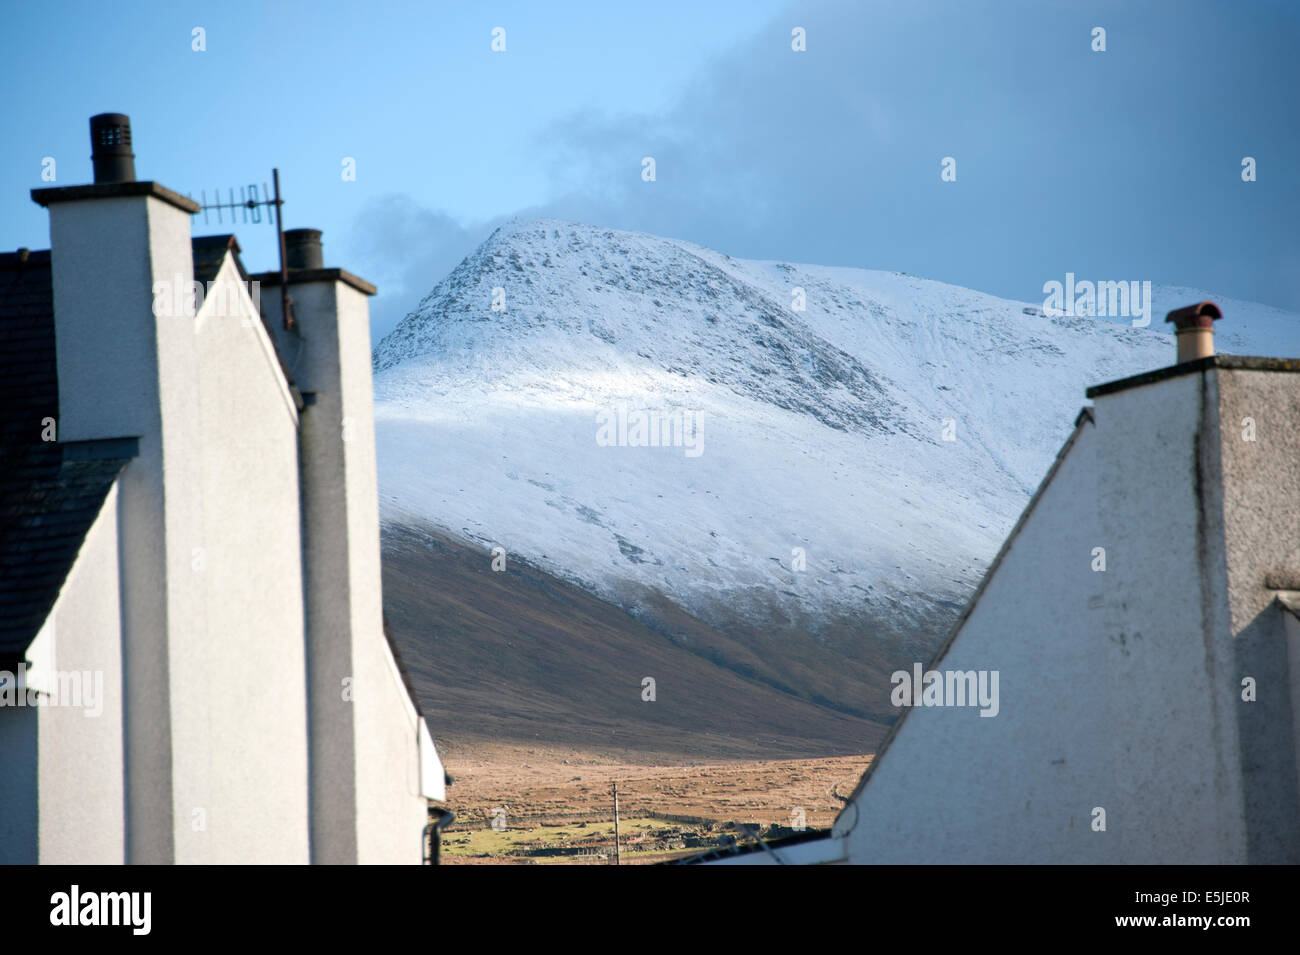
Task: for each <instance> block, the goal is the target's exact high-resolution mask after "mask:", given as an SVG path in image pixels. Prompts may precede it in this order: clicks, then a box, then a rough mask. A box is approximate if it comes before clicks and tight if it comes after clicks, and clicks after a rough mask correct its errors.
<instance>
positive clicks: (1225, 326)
mask: <svg viewBox="0 0 1300 955" xmlns="http://www.w3.org/2000/svg"><path fill="white" fill-rule="evenodd" d="M800 292H802V301H801V300H800ZM1202 298H1215V300H1216V301H1218V302H1219V304H1220V306H1221V307H1222V309H1223V311H1224V315H1225V318H1224V320H1223V322H1221V323H1220V325H1219V328H1220V336H1219V347H1220V349H1221V350H1224V351H1237V352H1250V353H1255V354H1273V355H1297V354H1300V318H1298V317H1297V316H1295V315H1292V314H1289V313H1285V312H1281V311H1278V310H1276V309H1271V308H1266V307H1263V306H1259V305H1254V304H1249V303H1242V302H1234V301H1228V300H1224V299H1222V298H1216V297H1215V296H1213V295H1210V294H1208V293H1203V292H1199V291H1196V292H1193V291H1189V290H1186V289H1164V288H1159V287H1158V288H1157V289H1156V290H1155V308H1154V310H1153V313H1152V314H1153V319H1152V322H1151V327H1150V328H1133V327H1129V326H1128V325H1126V324H1119V323H1118V322H1117V321H1108V320H1105V319H1097V318H1079V317H1063V318H1048V317H1044V316H1043V315H1042V314H1041V312H1040V310H1039V307H1038V306H1039V305H1041V302H1037V303H1023V302H1012V301H1007V300H1005V299H999V298H996V297H994V296H991V295H985V294H983V293H980V292H975V291H971V290H969V289H965V288H959V287H955V286H951V285H945V284H943V283H940V282H934V281H928V280H925V279H920V278H916V277H913V276H910V275H905V274H900V273H891V272H876V271H866V270H859V269H847V268H823V267H818V266H806V265H790V264H786V263H776V262H754V261H742V260H738V259H733V258H731V257H729V256H727V255H724V254H722V253H719V252H715V251H711V250H709V249H705V248H701V247H699V246H695V245H691V244H689V243H686V242H680V241H676V240H671V239H664V238H658V237H655V236H650V235H644V234H638V233H628V232H619V231H612V230H608V229H600V228H594V227H591V226H586V225H580V224H575V223H569V222H559V221H552V220H540V221H532V222H527V223H522V224H518V225H514V226H511V227H509V228H504V229H501V230H498V231H497V232H496V233H494V234H493V235H492V236H491V237H490V238H489V239H488V240H487V241H486V242H485V243H484V244H483V245H482V246H481V247H480V248H479V249H478V250H476V251H475V252H474V253H473V254H472V255H470V256H469V257H468V258H466V259H465V261H464V262H462V263H461V264H460V266H458V267H457V268H456V269H455V271H453V272H452V273H451V274H450V275H448V276H447V277H446V278H445V279H443V280H442V281H441V282H439V283H438V285H437V286H436V287H435V288H434V289H433V291H432V292H431V293H430V294H429V295H428V296H427V297H426V298H425V299H424V300H423V301H422V302H421V303H420V305H419V306H418V308H416V309H415V311H413V312H412V313H411V314H410V315H408V316H407V317H406V318H405V319H404V320H403V321H402V322H401V323H400V324H399V325H398V326H397V328H396V329H395V330H394V331H393V332H392V333H391V334H390V335H388V336H387V337H386V338H384V340H383V341H382V342H380V344H379V345H378V347H377V348H376V350H375V359H374V361H375V370H376V378H375V389H376V428H377V442H378V451H379V469H380V494H381V507H382V512H383V518H384V521H385V522H386V523H387V524H390V525H396V524H425V525H433V526H435V527H438V528H441V529H444V530H445V531H446V532H447V533H449V534H450V535H452V536H453V537H458V538H461V539H463V540H465V541H467V542H470V543H472V544H474V545H477V546H479V547H481V548H482V551H483V555H484V558H483V559H484V561H485V563H486V562H487V561H489V560H490V559H491V556H490V554H491V550H492V548H494V547H501V548H504V550H505V552H506V558H507V560H509V559H512V558H524V559H525V560H527V561H528V562H530V563H532V564H534V565H536V566H538V567H541V568H543V569H545V570H547V571H549V572H551V573H553V574H556V575H558V576H561V577H563V578H566V579H568V580H572V581H575V582H577V583H579V584H581V585H582V586H583V587H585V588H587V589H588V590H590V591H592V592H594V593H596V594H598V595H600V596H602V597H605V598H607V599H610V600H613V601H615V602H618V603H619V604H621V605H622V606H624V607H626V608H628V609H629V610H631V611H632V612H633V613H641V614H651V615H652V614H653V613H655V610H654V608H655V606H656V601H658V600H661V599H662V597H667V598H668V599H669V600H671V601H672V602H673V603H675V604H677V605H678V606H680V607H682V608H685V609H686V610H687V611H688V612H690V613H691V614H693V615H695V616H697V617H699V618H700V619H702V620H704V621H706V622H707V623H709V624H710V625H712V626H716V627H720V628H726V627H727V626H729V625H737V624H743V625H744V626H746V627H749V628H753V629H757V630H761V631H764V632H771V633H786V634H804V635H811V637H812V638H813V639H814V640H816V641H817V642H818V643H819V644H820V645H822V646H834V647H838V648H839V649H841V650H842V651H843V652H846V653H854V652H855V651H853V650H852V648H851V647H850V646H849V645H850V644H852V643H854V642H855V641H856V642H858V643H861V642H862V641H861V637H862V636H868V637H869V636H876V637H878V638H880V639H889V640H891V641H893V642H894V644H895V646H897V645H898V642H899V641H902V643H903V644H904V645H905V646H907V647H908V648H909V649H914V650H920V649H921V648H924V647H925V646H932V645H933V643H934V641H935V640H937V639H938V638H939V637H941V636H942V631H943V629H944V628H945V627H946V626H947V624H948V622H950V621H951V619H952V618H953V617H954V616H955V614H956V612H957V610H958V609H959V608H960V606H961V605H962V603H963V602H964V601H965V599H966V598H967V597H968V595H969V594H970V592H971V590H972V589H973V587H974V586H975V584H976V583H977V582H978V580H979V577H980V575H981V574H982V572H983V570H984V568H985V567H986V566H987V564H988V562H989V560H990V559H991V558H992V557H993V555H994V554H995V552H996V551H997V549H998V546H999V545H1000V543H1001V541H1002V540H1003V538H1004V537H1005V535H1006V533H1007V532H1008V530H1009V529H1010V527H1011V526H1012V524H1013V523H1014V521H1015V519H1016V517H1017V515H1018V514H1019V513H1020V511H1021V509H1022V508H1023V506H1024V504H1025V502H1026V500H1027V499H1028V497H1029V495H1030V494H1031V493H1032V491H1033V489H1034V488H1035V487H1036V486H1037V484H1038V482H1039V480H1040V479H1041V478H1042V476H1043V474H1044V473H1045V472H1046V470H1047V467H1048V465H1049V464H1050V462H1051V460H1052V458H1053V456H1054V455H1055V454H1056V452H1057V451H1058V450H1059V448H1060V446H1061V443H1062V441H1063V440H1064V439H1065V437H1066V436H1067V435H1068V433H1069V431H1070V428H1071V426H1072V424H1073V421H1074V419H1075V417H1076V415H1077V413H1078V411H1079V409H1080V407H1081V406H1082V405H1084V404H1085V403H1086V399H1085V397H1084V389H1085V388H1086V387H1087V386H1088V385H1091V384H1097V383H1100V382H1104V381H1108V380H1112V379H1115V378H1120V377H1123V376H1125V375H1129V374H1134V373H1137V372H1141V371H1145V370H1149V369H1152V368H1157V367H1160V366H1163V365H1168V364H1171V363H1172V361H1173V356H1174V345H1173V340H1172V338H1171V337H1170V336H1169V335H1168V333H1167V332H1166V331H1165V326H1164V323H1163V316H1164V314H1165V312H1166V311H1167V310H1168V309H1170V308H1172V307H1175V306H1178V305H1184V304H1188V303H1190V302H1193V301H1197V300H1200V299H1202ZM494 303H495V305H496V308H495V309H494ZM797 304H803V306H804V308H803V309H802V310H800V309H798V308H796V307H795V306H796V305H797ZM651 414H653V415H654V418H653V420H654V422H655V424H656V426H659V427H662V426H663V425H664V423H665V422H668V423H670V424H672V425H675V426H677V428H678V430H676V431H675V432H673V433H672V434H671V435H668V434H665V439H667V438H670V437H671V438H678V439H680V438H681V436H682V435H683V434H685V437H686V439H688V440H685V441H681V440H678V442H677V443H676V444H674V443H673V442H672V441H670V440H665V441H664V442H663V444H667V445H668V446H662V444H661V446H633V445H637V444H639V443H640V442H638V441H637V437H638V436H639V435H640V436H644V432H643V431H642V430H640V428H639V425H644V424H645V422H646V421H648V420H651V417H650V416H651ZM623 438H626V440H623ZM791 651H792V653H803V652H805V651H804V649H803V644H802V643H798V644H792V645H791ZM791 666H792V667H794V668H796V669H797V663H792V664H791Z"/></svg>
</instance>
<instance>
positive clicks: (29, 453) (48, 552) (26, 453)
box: [0, 250, 134, 670]
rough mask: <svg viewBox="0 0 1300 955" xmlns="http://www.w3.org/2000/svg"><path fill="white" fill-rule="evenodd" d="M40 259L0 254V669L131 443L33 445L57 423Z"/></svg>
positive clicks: (44, 608) (18, 651)
mask: <svg viewBox="0 0 1300 955" xmlns="http://www.w3.org/2000/svg"><path fill="white" fill-rule="evenodd" d="M53 298H54V296H53V290H52V285H51V281H50V253H49V252H48V251H45V252H28V251H27V250H19V251H18V252H8V253H0V669H8V670H12V669H13V665H14V664H16V662H17V660H18V659H20V658H21V657H22V654H23V651H25V650H26V649H27V646H28V645H29V644H30V643H31V641H32V639H33V638H34V637H35V636H36V634H37V632H38V631H39V630H40V628H41V625H42V624H43V623H44V622H45V618H46V617H47V616H48V615H49V612H50V609H51V607H53V605H54V601H55V600H56V599H57V598H58V595H59V590H60V589H61V588H62V586H63V582H64V580H66V579H67V576H68V572H69V571H70V570H71V569H72V564H73V562H74V561H75V560H76V557H77V554H78V553H79V552H80V550H81V545H82V542H83V541H84V540H85V537H86V532H87V531H89V530H90V525H91V524H92V523H94V520H95V518H96V516H97V515H98V514H99V511H100V508H101V507H102V506H103V503H104V498H105V496H106V495H107V494H108V492H109V490H110V489H111V488H112V486H113V482H114V481H116V480H117V475H118V473H119V472H120V471H121V470H122V467H123V465H124V464H125V463H126V462H127V461H128V460H129V459H130V458H131V457H132V456H133V455H134V442H132V441H87V442H77V443H74V444H66V443H65V444H59V443H55V442H50V441H44V440H42V432H43V431H44V430H45V424H44V422H45V419H47V418H52V419H54V420H55V421H56V422H57V420H58V416H59V389H58V370H57V365H56V360H55V351H54V308H53Z"/></svg>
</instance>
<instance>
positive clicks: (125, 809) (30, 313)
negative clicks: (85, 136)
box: [0, 114, 445, 864]
mask: <svg viewBox="0 0 1300 955" xmlns="http://www.w3.org/2000/svg"><path fill="white" fill-rule="evenodd" d="M91 133H92V144H93V153H94V156H93V159H94V167H95V177H94V178H95V181H94V183H93V184H91V185H83V186H68V187H59V188H47V189H37V190H34V191H33V192H32V198H33V199H34V200H35V201H36V202H37V203H39V204H40V205H42V206H44V207H46V208H47V209H48V210H49V213H50V244H51V249H50V251H48V252H29V251H27V250H19V251H18V252H17V253H8V254H3V255H0V764H2V765H3V766H4V771H3V772H0V861H4V862H23V863H31V862H41V863H49V862H56V863H78V864H80V863H122V862H129V863H250V862H257V863H262V862H265V863H306V862H321V863H372V862H384V863H401V862H411V863H418V862H420V861H421V858H422V850H423V846H422V839H423V831H424V827H425V825H426V822H427V816H428V808H429V800H430V799H434V800H441V799H443V798H444V790H443V785H444V781H445V777H444V774H443V769H442V765H441V763H440V762H439V759H438V755H437V752H436V750H435V749H434V747H433V743H432V739H431V737H430V735H429V732H428V728H427V726H425V724H424V720H423V718H422V717H421V715H420V711H419V707H418V704H417V703H416V701H415V699H414V696H413V695H412V693H411V692H410V690H409V688H408V685H407V683H406V681H405V680H404V676H403V673H402V671H401V669H400V662H399V659H398V658H397V657H396V655H395V652H394V650H393V648H392V647H391V646H390V643H389V641H388V639H387V637H386V633H385V628H384V626H383V620H382V609H381V592H380V571H379V518H378V503H377V492H376V476H375V473H376V472H375V449H374V437H373V416H372V413H371V377H370V341H369V319H368V305H367V296H369V295H372V294H374V292H375V289H374V288H373V287H372V286H370V285H369V284H368V283H366V282H365V281H363V280H361V279H359V278H357V277H356V276H354V275H352V274H350V273H348V272H346V271H344V270H342V269H326V268H323V267H321V261H320V243H319V237H320V233H318V232H314V231H312V230H298V231H296V232H291V233H288V234H287V235H286V238H287V240H288V242H289V244H290V253H291V254H290V256H289V264H290V266H291V269H290V271H289V273H288V282H289V287H290V288H289V290H290V293H291V296H292V301H293V306H292V308H293V316H294V319H295V327H294V328H293V329H291V330H286V329H285V327H284V324H285V323H284V321H283V318H282V316H281V314H280V295H279V289H278V285H279V273H278V272H277V273H270V274H262V275H254V276H251V277H250V276H249V275H247V274H246V273H245V271H244V267H243V265H242V263H241V262H240V258H239V245H238V243H237V242H236V240H235V238H234V237H233V236H212V237H207V238H191V235H190V222H191V215H192V214H193V213H195V212H196V211H198V206H197V205H196V204H195V203H194V202H192V201H191V200H189V199H187V198H185V197H184V196H181V195H178V194H177V193H175V192H172V191H171V190H168V189H166V188H164V187H163V186H161V185H159V184H158V183H155V182H138V181H136V179H135V174H134V163H133V158H132V153H131V133H130V125H129V122H128V120H127V118H126V117H125V116H122V115H120V114H104V115H101V116H97V117H94V118H92V120H91ZM293 266H299V267H293ZM196 281H197V282H198V283H199V288H198V289H197V290H196V288H195V286H194V285H193V283H195V282H196ZM259 282H260V286H261V291H262V292H265V293H266V294H263V295H260V296H259V295H258V284H257V283H259ZM272 286H276V287H274V288H273V287H272ZM196 291H197V292H198V294H195V292H196Z"/></svg>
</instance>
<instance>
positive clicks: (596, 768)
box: [443, 742, 871, 865]
mask: <svg viewBox="0 0 1300 955" xmlns="http://www.w3.org/2000/svg"><path fill="white" fill-rule="evenodd" d="M444 750H445V752H444V758H445V759H446V761H447V765H448V769H449V771H450V772H451V773H452V775H453V776H454V777H455V782H454V783H453V785H452V786H451V787H450V788H449V790H448V799H449V808H451V809H452V811H454V812H455V813H456V822H455V823H453V825H452V826H451V827H449V828H448V829H447V830H446V832H445V833H444V835H443V861H444V862H446V863H448V864H453V865H455V864H470V865H475V864H477V865H484V864H486V865H493V864H498V865H499V864H507V865H509V864H515V865H529V864H533V865H556V864H562V865H575V864H577V865H592V864H594V865H609V864H612V863H613V861H614V859H613V854H614V838H613V835H614V822H613V812H614V802H613V787H614V784H615V783H617V784H618V792H619V810H620V812H619V837H620V838H619V846H620V855H621V859H622V862H623V864H641V863H647V862H657V861H661V860H664V859H669V858H673V857H676V856H683V855H692V854H694V853H698V852H704V851H707V850H709V849H711V848H715V847H717V846H719V845H721V844H723V843H724V842H726V841H727V840H729V839H734V838H737V833H738V829H737V824H749V825H755V826H757V827H758V828H759V830H760V831H761V832H763V833H764V834H765V836H767V837H772V836H779V835H783V834H788V833H789V832H790V831H791V830H792V829H793V828H794V827H795V826H797V825H804V826H806V827H807V828H809V829H821V828H827V827H829V826H830V825H831V823H832V822H833V821H834V819H835V816H836V814H837V813H838V811H839V808H840V806H841V805H842V803H841V802H840V801H839V799H837V798H836V795H837V794H838V795H839V796H847V795H848V793H849V792H850V791H851V790H852V788H853V786H854V785H855V784H856V782H857V780H858V778H859V777H860V776H861V774H862V771H863V770H864V769H865V768H866V767H867V765H868V764H869V763H870V761H871V757H870V756H843V757H827V758H823V759H793V760H727V761H718V762H709V763H699V762H681V761H672V760H670V759H668V758H666V757H663V756H655V755H648V754H643V755H641V756H640V757H628V756H617V757H616V756H611V755H608V754H604V755H602V754H593V753H590V752H583V751H580V750H571V749H562V748H543V747H523V746H514V745H505V744H494V743H486V742H481V743H460V744H457V743H448V744H446V745H445V746H444ZM494 820H495V821H496V825H497V828H494V827H493V821H494ZM739 838H740V839H741V841H745V840H746V837H745V836H743V835H742V836H740V837H739Z"/></svg>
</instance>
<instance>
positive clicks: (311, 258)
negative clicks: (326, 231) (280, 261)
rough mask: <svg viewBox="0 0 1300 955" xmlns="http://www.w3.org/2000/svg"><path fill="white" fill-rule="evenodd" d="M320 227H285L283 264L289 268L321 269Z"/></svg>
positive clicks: (323, 265) (322, 260)
mask: <svg viewBox="0 0 1300 955" xmlns="http://www.w3.org/2000/svg"><path fill="white" fill-rule="evenodd" d="M320 237H321V231H320V229H285V230H284V264H285V267H286V268H290V269H323V268H325V259H324V255H323V253H322V252H321V244H320Z"/></svg>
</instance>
